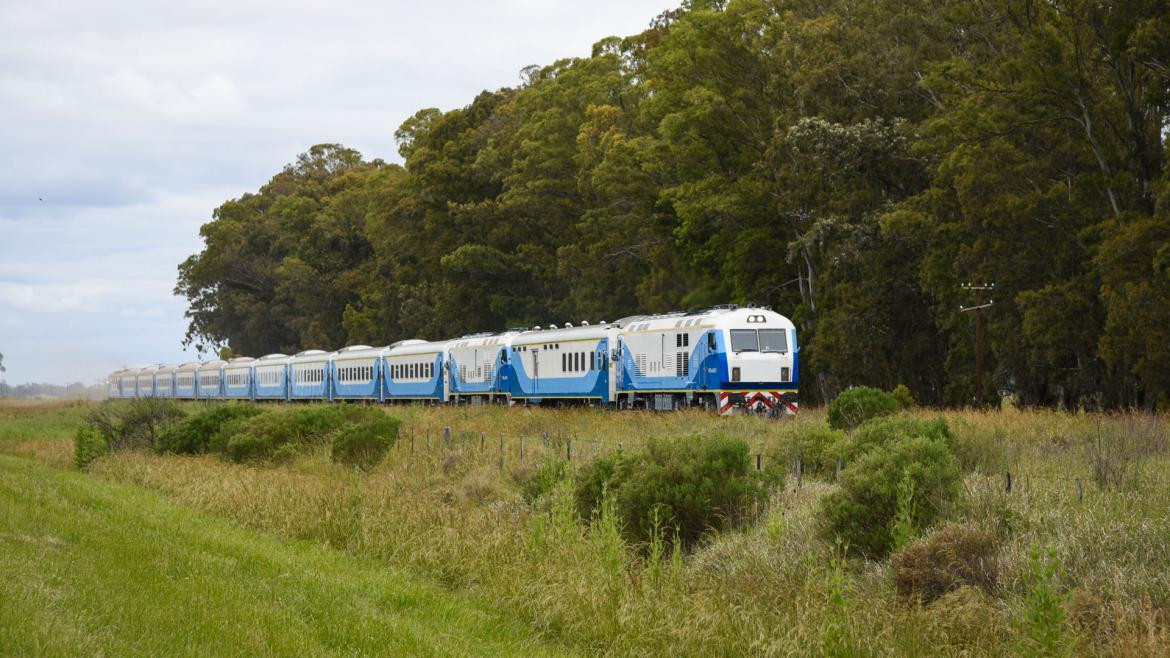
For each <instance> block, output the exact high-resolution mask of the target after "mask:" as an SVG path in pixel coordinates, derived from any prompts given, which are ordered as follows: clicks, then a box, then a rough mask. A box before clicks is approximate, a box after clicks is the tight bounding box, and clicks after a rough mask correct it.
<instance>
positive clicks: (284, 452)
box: [212, 405, 385, 462]
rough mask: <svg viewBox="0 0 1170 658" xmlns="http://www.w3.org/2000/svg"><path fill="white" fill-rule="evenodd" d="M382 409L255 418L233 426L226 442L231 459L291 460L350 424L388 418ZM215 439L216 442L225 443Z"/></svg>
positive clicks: (316, 409)
mask: <svg viewBox="0 0 1170 658" xmlns="http://www.w3.org/2000/svg"><path fill="white" fill-rule="evenodd" d="M384 416H385V414H384V413H382V412H381V411H380V410H378V409H372V408H369V407H357V406H348V405H319V406H311V407H304V408H299V409H294V410H292V411H283V412H274V413H267V414H261V415H259V416H253V417H252V418H249V419H247V420H246V421H245V422H244V423H243V424H242V425H240V426H238V427H233V428H232V429H233V430H234V432H233V435H232V436H231V437H230V438H228V439H227V441H226V443H225V452H226V454H227V457H228V459H230V460H232V461H234V462H257V461H264V460H269V459H273V458H274V457H276V456H277V455H279V456H280V457H281V460H282V461H287V460H288V459H289V458H290V457H291V456H292V455H294V454H295V453H296V452H297V451H299V450H300V449H302V448H303V447H305V446H308V445H312V444H314V443H320V442H322V441H324V440H326V439H327V438H328V437H329V435H330V434H332V433H333V432H336V431H337V430H340V429H341V428H342V427H345V426H347V425H351V424H355V423H362V422H371V421H374V420H376V419H378V418H381V417H384ZM223 438H224V437H222V436H218V437H214V438H213V440H212V441H213V443H215V444H218V443H220V442H221V441H223Z"/></svg>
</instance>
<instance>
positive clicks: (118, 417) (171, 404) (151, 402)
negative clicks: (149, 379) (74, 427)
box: [82, 398, 186, 450]
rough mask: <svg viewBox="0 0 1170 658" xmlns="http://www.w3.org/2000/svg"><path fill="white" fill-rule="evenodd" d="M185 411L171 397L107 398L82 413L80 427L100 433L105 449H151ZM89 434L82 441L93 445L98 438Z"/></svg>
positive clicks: (177, 421) (156, 445)
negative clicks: (126, 399) (95, 438)
mask: <svg viewBox="0 0 1170 658" xmlns="http://www.w3.org/2000/svg"><path fill="white" fill-rule="evenodd" d="M185 415H186V412H185V411H183V408H182V407H181V406H180V404H179V403H178V402H176V401H174V400H164V399H159V398H142V399H136V400H129V401H123V400H109V401H106V402H103V403H102V404H101V405H99V406H98V407H96V408H94V409H93V410H92V411H90V412H89V413H88V414H86V416H85V419H84V420H83V421H82V427H83V428H88V430H89V431H91V432H92V433H93V436H97V437H100V439H101V442H104V444H105V446H106V447H107V449H109V450H155V449H157V447H158V446H159V442H160V440H161V438H162V436H164V435H165V434H167V433H168V432H170V431H171V430H172V429H173V427H174V426H175V425H176V424H177V423H179V422H180V421H181V420H182V419H183V417H184V416H185ZM93 436H87V438H85V441H87V442H89V444H90V445H94V446H96V445H98V443H99V442H96V441H95V440H94V439H93Z"/></svg>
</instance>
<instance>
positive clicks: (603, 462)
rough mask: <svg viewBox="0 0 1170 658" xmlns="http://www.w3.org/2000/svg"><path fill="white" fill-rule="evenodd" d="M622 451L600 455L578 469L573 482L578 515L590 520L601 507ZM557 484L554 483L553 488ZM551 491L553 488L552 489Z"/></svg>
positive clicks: (574, 500) (574, 501)
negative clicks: (594, 511)
mask: <svg viewBox="0 0 1170 658" xmlns="http://www.w3.org/2000/svg"><path fill="white" fill-rule="evenodd" d="M621 458H622V453H611V454H608V455H604V456H602V457H598V458H597V459H594V460H593V461H591V462H589V463H588V464H586V465H585V466H583V467H581V468H580V469H578V470H577V474H576V477H575V478H574V483H573V503H574V504H575V505H576V507H577V515H578V516H580V517H581V518H582V519H585V520H588V519H589V517H591V516H592V515H593V510H595V509H598V508H599V507H601V501H602V498H604V497H605V491H606V488H607V487H608V486H610V482H611V481H612V480H613V476H614V472H615V471H616V470H617V464H618V460H620V459H621ZM555 487H556V484H555V483H554V484H553V488H555ZM550 491H551V489H550Z"/></svg>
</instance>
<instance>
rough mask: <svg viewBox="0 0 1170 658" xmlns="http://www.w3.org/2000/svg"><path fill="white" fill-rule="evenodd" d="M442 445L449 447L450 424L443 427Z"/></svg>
mask: <svg viewBox="0 0 1170 658" xmlns="http://www.w3.org/2000/svg"><path fill="white" fill-rule="evenodd" d="M443 445H444V446H446V447H448V448H450V447H451V426H450V425H448V426H447V427H444V428H443Z"/></svg>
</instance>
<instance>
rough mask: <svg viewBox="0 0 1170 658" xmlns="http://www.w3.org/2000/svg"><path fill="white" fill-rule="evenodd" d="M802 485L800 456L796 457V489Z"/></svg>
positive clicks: (802, 474)
mask: <svg viewBox="0 0 1170 658" xmlns="http://www.w3.org/2000/svg"><path fill="white" fill-rule="evenodd" d="M803 484H804V463H803V462H802V461H801V458H800V455H799V454H798V455H796V488H797V489H799V488H800V487H801V485H803Z"/></svg>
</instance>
